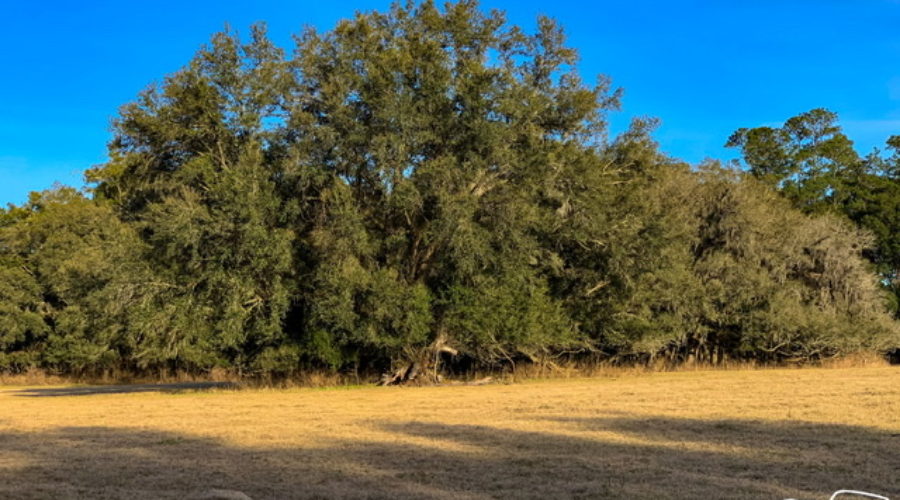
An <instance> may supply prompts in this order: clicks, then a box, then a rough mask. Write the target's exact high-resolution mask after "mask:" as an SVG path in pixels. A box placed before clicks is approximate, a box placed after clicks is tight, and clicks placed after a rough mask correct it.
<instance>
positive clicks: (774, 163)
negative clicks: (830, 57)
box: [726, 109, 900, 314]
mask: <svg viewBox="0 0 900 500" xmlns="http://www.w3.org/2000/svg"><path fill="white" fill-rule="evenodd" d="M837 118H838V117H837V115H836V114H835V113H832V112H830V111H827V110H824V109H814V110H812V111H809V112H806V113H802V114H800V115H798V116H795V117H793V118H790V119H789V120H788V121H787V122H785V125H784V127H782V128H780V129H773V128H770V127H759V128H754V129H740V130H738V131H737V132H735V133H734V134H733V135H732V137H731V138H730V139H729V141H728V144H726V145H727V146H730V147H740V148H741V152H742V153H743V159H744V162H745V163H746V165H747V167H748V170H749V172H750V173H751V174H752V175H753V176H755V177H757V178H758V179H762V180H763V181H765V182H767V183H769V184H771V185H773V186H775V187H777V188H778V189H779V190H780V191H781V193H782V194H784V195H785V196H786V197H787V198H788V199H790V200H791V201H792V202H793V203H794V205H795V206H796V207H798V208H800V209H802V210H804V211H807V212H822V211H830V212H832V213H835V214H841V215H843V216H845V217H847V218H848V219H849V220H851V221H853V222H854V223H856V224H857V225H858V226H860V227H862V228H864V229H866V230H868V231H870V232H871V233H872V234H874V236H875V241H874V245H872V246H871V248H867V249H866V251H865V254H866V256H867V257H868V259H869V260H870V261H871V262H873V264H875V266H876V269H877V270H878V272H879V273H880V274H881V276H882V284H883V285H884V286H885V288H886V289H887V290H888V291H890V292H891V299H890V301H891V303H892V304H893V305H892V306H891V308H892V310H894V311H897V314H900V310H898V309H897V303H898V299H897V297H900V286H898V278H897V276H898V269H900V211H898V209H900V169H898V166H900V154H898V148H900V136H892V137H891V138H889V139H888V141H887V149H888V151H890V152H891V153H892V154H891V156H889V157H884V156H883V155H881V154H880V152H879V151H877V150H876V151H874V152H873V153H872V154H870V155H868V156H867V157H865V158H860V157H859V156H858V155H857V153H856V152H855V151H854V150H853V143H852V141H850V139H849V138H847V136H845V135H844V134H843V133H842V132H841V128H840V126H838V125H837Z"/></svg>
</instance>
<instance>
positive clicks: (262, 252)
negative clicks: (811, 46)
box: [0, 1, 900, 378]
mask: <svg viewBox="0 0 900 500" xmlns="http://www.w3.org/2000/svg"><path fill="white" fill-rule="evenodd" d="M295 42H296V46H295V47H294V50H293V52H292V54H291V55H287V54H286V53H285V51H284V50H283V49H281V48H279V47H277V46H275V45H274V44H273V43H272V42H271V41H270V40H269V39H268V37H267V34H266V30H265V27H264V26H263V25H256V26H254V27H253V28H252V30H251V32H250V36H249V39H247V40H243V39H242V38H240V37H239V36H238V35H237V34H236V33H234V32H232V31H226V32H223V33H219V34H216V35H215V36H214V37H213V38H212V39H211V41H210V42H209V44H208V45H207V46H205V47H203V48H202V49H201V50H200V51H199V52H198V53H197V54H196V55H195V57H194V58H193V59H192V60H191V61H190V62H189V63H188V64H187V65H186V66H185V67H184V68H183V69H181V70H180V71H178V72H176V73H174V74H172V75H169V76H167V77H166V78H165V79H164V80H163V81H162V82H160V83H158V84H156V85H153V86H150V87H149V88H147V89H146V90H145V91H143V92H142V93H141V94H140V95H139V96H138V97H137V99H136V100H135V101H133V102H131V103H128V104H126V105H124V106H123V107H122V108H121V109H120V111H119V114H118V116H117V118H115V120H114V122H113V138H112V140H111V142H110V143H109V161H108V162H107V163H105V164H102V165H99V166H96V167H94V168H91V169H90V170H88V171H87V172H86V179H87V181H88V183H89V185H90V186H91V187H90V190H89V192H88V193H87V194H85V193H82V192H79V191H77V190H75V189H72V188H68V187H61V186H57V187H55V188H53V189H49V190H47V191H44V192H40V193H32V194H31V196H30V198H29V200H28V201H27V202H26V203H24V204H21V205H18V206H13V205H10V206H9V207H8V208H7V209H5V210H0V370H4V371H11V372H18V371H23V370H27V369H29V368H32V367H38V368H43V369H46V370H50V371H53V372H59V373H92V372H99V371H104V370H124V371H129V372H135V373H144V372H155V371H167V370H184V371H191V372H204V371H207V370H210V369H213V368H226V369H230V370H234V371H236V372H239V373H242V374H269V375H272V374H279V375H290V374H293V373H297V372H301V371H303V370H310V369H328V370H336V371H346V370H364V371H367V372H372V373H375V372H384V371H391V370H394V369H396V368H397V367H402V366H410V367H415V368H414V369H415V370H420V369H422V368H424V367H427V368H428V369H431V370H434V373H437V372H438V370H439V367H438V365H441V364H442V365H443V366H444V367H445V369H450V370H452V369H459V368H460V367H485V366H510V365H514V364H515V363H521V362H526V363H527V362H536V363H543V362H547V361H548V360H553V359H557V358H559V357H592V358H594V359H609V360H619V361H627V362H647V361H651V360H655V359H663V360H666V361H669V362H673V363H678V362H683V361H689V360H694V361H700V362H709V363H720V362H724V361H726V360H758V361H762V362H777V361H785V360H798V359H802V360H811V359H821V358H824V357H829V356H835V355H840V354H846V353H851V352H856V351H861V350H867V351H879V352H882V353H886V352H889V351H891V350H893V349H896V348H898V347H900V328H898V323H897V321H896V320H895V319H894V318H893V317H892V316H893V315H895V314H896V310H897V306H896V304H897V299H896V298H897V296H898V286H897V285H898V281H897V274H896V273H897V269H898V266H900V240H898V238H900V236H897V235H898V234H900V231H896V230H895V228H896V227H897V224H898V223H900V211H898V210H897V205H896V203H898V202H900V201H898V200H900V191H898V190H900V182H898V181H900V179H898V175H900V155H898V153H897V151H898V149H897V148H898V147H900V138H898V137H892V138H891V139H890V140H889V141H888V146H889V148H891V149H890V152H891V153H892V154H891V155H888V154H885V153H881V152H875V153H873V154H871V155H869V156H867V157H859V156H858V155H857V154H856V153H855V151H854V150H853V147H852V142H851V141H850V140H849V139H848V138H846V136H844V135H843V134H842V132H841V130H840V128H839V127H838V126H837V125H836V123H837V122H836V116H835V115H833V114H831V113H829V112H827V111H825V110H814V111H811V112H809V113H805V114H803V115H800V116H798V117H795V118H792V119H790V120H788V122H787V123H786V124H785V126H784V127H783V128H757V129H741V130H739V131H737V132H736V133H735V134H734V135H733V136H732V137H731V138H730V140H729V145H731V146H734V147H736V148H739V149H740V150H741V152H742V154H743V156H744V162H745V166H744V168H736V167H735V166H734V165H728V164H721V163H717V162H714V161H708V162H705V163H703V164H701V165H698V166H690V165H688V164H686V163H685V162H682V161H679V160H678V159H676V158H672V157H669V156H667V155H665V154H663V153H662V152H661V151H660V149H659V148H658V146H657V144H656V143H655V142H654V140H653V138H652V131H653V127H654V125H655V123H654V121H653V120H635V121H634V122H633V123H632V126H631V127H630V129H629V130H628V131H626V132H625V133H622V134H619V135H618V136H615V137H610V135H609V134H608V127H607V122H606V117H607V116H608V113H610V112H613V111H615V110H616V109H618V106H619V98H620V92H619V91H618V90H617V89H614V88H613V87H612V86H611V84H610V82H609V80H608V79H606V78H599V79H598V80H597V82H596V83H595V84H592V85H590V84H587V83H586V82H584V81H583V80H582V79H581V78H580V77H579V73H578V70H577V52H576V51H575V50H574V49H573V48H571V47H568V46H567V45H566V43H565V37H564V35H563V32H562V29H561V28H560V27H559V26H558V25H557V24H556V23H554V22H553V21H552V20H550V19H546V18H540V19H539V20H538V23H537V27H536V29H535V30H534V32H532V33H528V32H526V31H525V30H523V29H521V28H519V27H516V26H511V25H509V24H508V23H507V22H506V21H505V19H504V14H503V13H502V12H498V11H493V12H489V13H486V12H483V11H482V10H481V9H480V8H479V6H478V5H477V3H476V2H472V1H461V2H458V3H450V4H447V5H446V6H444V7H443V8H439V7H438V6H436V5H435V4H434V3H433V2H430V1H426V2H423V3H421V4H420V5H400V4H397V5H395V6H393V7H392V8H391V9H390V10H389V11H387V12H384V13H379V12H370V13H360V14H357V15H356V17H354V18H353V19H348V20H344V21H341V22H340V23H339V24H338V25H337V26H336V27H335V28H334V29H332V30H330V31H327V32H317V31H315V30H312V29H308V30H306V31H304V32H302V33H300V34H298V35H297V36H296V37H295ZM412 369H413V368H410V369H409V370H407V371H405V372H398V376H400V377H401V378H402V377H406V378H410V377H413V376H415V374H416V373H412V372H411V371H410V370H412Z"/></svg>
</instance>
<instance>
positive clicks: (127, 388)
mask: <svg viewBox="0 0 900 500" xmlns="http://www.w3.org/2000/svg"><path fill="white" fill-rule="evenodd" d="M233 387H236V385H235V384H233V383H231V382H178V383H172V384H126V385H84V386H71V387H46V388H45V387H30V388H28V389H14V390H10V391H8V392H10V393H12V394H14V395H16V396H26V397H35V398H39V397H53V396H95V395H98V394H132V393H137V392H162V393H168V394H177V393H180V392H194V391H206V390H211V389H229V388H233Z"/></svg>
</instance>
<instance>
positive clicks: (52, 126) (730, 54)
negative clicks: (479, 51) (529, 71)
mask: <svg viewBox="0 0 900 500" xmlns="http://www.w3.org/2000/svg"><path fill="white" fill-rule="evenodd" d="M388 5H389V2H387V1H381V0H368V1H355V0H354V1H343V2H329V1H327V0H319V1H315V2H313V1H305V0H295V1H286V0H285V1H279V0H259V1H254V2H247V1H232V0H219V1H209V0H181V1H178V2H176V1H172V0H158V1H155V2H120V1H115V2H113V1H89V0H84V1H80V2H76V1H44V2H41V1H37V0H35V1H33V2H5V5H4V6H3V9H2V10H0V13H2V15H0V44H2V47H3V50H2V51H0V68H2V78H0V204H5V203H7V202H15V203H19V202H22V201H23V200H24V199H25V198H26V196H27V193H28V192H29V191H31V190H38V189H44V188H47V187H49V186H50V185H51V184H53V182H55V181H59V182H63V183H66V184H71V185H75V186H81V185H82V177H81V172H82V171H83V170H84V169H86V168H88V167H90V166H91V165H94V164H97V163H102V162H103V161H104V159H105V149H106V142H107V140H108V139H109V131H108V128H109V121H110V119H111V118H112V117H113V116H114V115H115V114H116V111H117V108H118V107H119V106H120V105H121V104H123V103H125V102H128V101H130V100H131V99H133V98H134V97H135V95H136V94H137V93H138V92H139V91H140V90H141V89H142V88H144V87H145V86H146V85H147V84H149V83H151V82H153V81H158V80H160V79H161V78H162V77H163V76H164V75H166V74H168V73H171V72H173V71H175V70H177V69H178V68H179V67H181V66H182V65H183V64H185V63H186V62H187V61H188V60H189V59H190V57H191V56H192V54H193V53H194V52H195V50H196V49H197V48H198V47H199V46H200V45H202V44H203V43H205V42H206V41H207V40H208V39H209V36H210V35H211V34H212V33H213V32H215V31H218V30H221V29H222V27H223V26H224V25H225V23H230V24H231V26H233V27H235V28H237V29H238V30H239V31H241V32H246V31H247V27H248V26H249V25H250V24H251V23H253V22H254V21H267V22H268V24H269V28H270V34H271V35H272V38H273V39H275V40H276V42H278V43H279V44H280V45H282V46H283V47H290V35H291V34H292V33H295V32H297V31H299V30H300V28H301V27H302V26H304V25H313V26H316V27H317V28H319V29H328V28H330V27H332V26H333V25H334V24H335V22H336V21H337V20H339V19H341V18H343V17H347V16H350V15H352V14H353V13H354V12H355V11H357V10H371V9H384V8H386V7H387V6H388ZM482 6H483V7H484V8H500V9H503V10H506V11H507V12H508V15H509V19H510V21H511V22H514V23H516V24H521V25H525V26H532V25H533V24H534V18H535V16H536V15H538V14H540V13H543V14H547V15H550V16H551V17H554V18H556V19H557V20H559V21H560V22H561V23H562V24H563V25H564V26H565V28H566V31H567V33H568V35H569V40H570V44H571V45H573V46H575V47H577V48H578V49H579V50H580V52H581V56H582V61H581V65H580V69H581V71H582V73H583V75H584V77H585V78H586V79H587V80H589V81H593V79H594V76H595V75H596V74H600V73H602V74H606V75H609V76H610V77H612V79H613V81H614V83H615V85H617V86H621V87H623V88H624V89H625V99H624V106H623V110H622V112H620V113H618V114H617V115H615V117H614V119H613V127H614V130H620V129H621V128H622V127H624V126H625V125H626V124H627V123H628V121H629V120H630V118H631V117H632V116H655V117H658V118H660V119H661V120H662V126H661V127H660V129H659V131H658V133H657V139H658V140H659V141H660V143H661V144H662V147H663V149H664V150H665V151H667V152H668V153H670V154H672V155H674V156H677V157H680V158H683V159H685V160H688V161H691V162H697V161H700V160H702V159H704V158H706V157H715V158H721V159H729V158H733V157H734V156H735V154H734V152H733V151H729V150H725V149H723V148H722V144H723V143H724V142H725V140H726V139H727V137H728V135H729V134H730V132H732V131H733V130H734V129H736V128H738V127H742V126H759V125H764V124H768V125H771V124H778V123H781V122H782V121H784V120H785V119H786V118H788V117H790V116H793V115H795V114H797V113H800V112H802V111H806V110H808V109H811V108H814V107H827V108H829V109H831V110H833V111H836V112H838V113H839V114H840V116H841V121H842V123H843V125H844V128H845V130H846V131H847V132H848V134H849V135H850V137H851V138H853V139H855V140H856V143H857V147H858V149H860V150H861V151H864V152H867V151H869V150H871V148H872V147H874V146H876V145H879V144H881V143H883V141H884V139H885V138H887V137H888V136H889V135H891V134H900V29H898V26H900V2H898V1H896V0H843V1H831V0H718V1H713V0H706V1H699V0H698V1H691V0H681V1H678V2H674V1H650V0H630V1H621V0H616V1H606V0H604V1H594V2H588V1H570V0H554V1H534V0H519V1H512V0H483V1H482Z"/></svg>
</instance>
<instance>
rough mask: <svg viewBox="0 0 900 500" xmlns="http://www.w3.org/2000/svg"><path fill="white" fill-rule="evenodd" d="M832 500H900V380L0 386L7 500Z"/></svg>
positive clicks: (803, 377) (855, 375)
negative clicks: (834, 498)
mask: <svg viewBox="0 0 900 500" xmlns="http://www.w3.org/2000/svg"><path fill="white" fill-rule="evenodd" d="M841 488H854V489H863V490H868V491H873V492H877V493H882V494H886V495H887V496H892V497H893V496H900V369H898V368H895V367H868V368H846V369H779V370H753V371H747V370H745V371H696V372H680V373H651V374H622V375H619V376H605V377H599V378H578V379H567V380H539V381H530V382H525V383H520V384H511V385H505V384H495V385H485V386H478V387H470V386H453V387H420V388H411V387H391V388H382V387H355V388H336V389H327V390H323V389H284V390H276V389H241V390H234V389H222V388H214V389H199V388H197V387H184V388H177V387H174V388H173V387H169V388H164V389H163V390H156V388H153V387H147V386H122V387H119V388H117V390H115V391H111V390H109V389H95V388H91V387H77V386H76V387H72V386H53V387H49V386H39V387H25V386H4V387H0V498H91V499H94V498H127V499H135V500H136V499H145V498H147V499H149V498H220V497H221V498H226V497H229V496H231V497H232V498H243V497H241V496H240V495H238V494H237V493H235V492H238V491H239V492H242V493H244V494H246V495H248V496H249V497H251V498H253V499H263V498H279V499H280V498H446V499H450V498H453V499H457V498H462V499H481V498H654V499H661V498H684V499H687V498H731V499H757V498H759V499H775V498H778V499H782V498H787V497H794V498H799V499H819V498H827V497H828V494H829V493H830V492H832V491H833V490H837V489H841ZM214 490H229V491H218V492H217V491H214ZM217 495H219V496H218V497H217Z"/></svg>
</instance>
